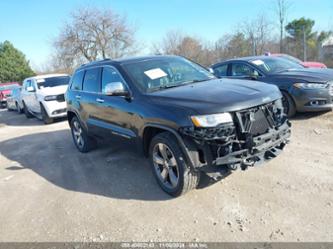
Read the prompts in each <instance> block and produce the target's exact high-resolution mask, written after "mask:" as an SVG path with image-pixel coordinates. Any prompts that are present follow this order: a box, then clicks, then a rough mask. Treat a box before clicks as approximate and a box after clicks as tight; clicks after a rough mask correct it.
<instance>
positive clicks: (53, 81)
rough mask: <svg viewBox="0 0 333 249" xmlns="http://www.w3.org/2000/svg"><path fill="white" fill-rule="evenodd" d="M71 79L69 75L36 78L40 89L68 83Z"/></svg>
mask: <svg viewBox="0 0 333 249" xmlns="http://www.w3.org/2000/svg"><path fill="white" fill-rule="evenodd" d="M69 80H70V77H69V76H57V77H50V78H44V79H36V81H37V86H38V89H41V88H46V87H55V86H62V85H68V83H69Z"/></svg>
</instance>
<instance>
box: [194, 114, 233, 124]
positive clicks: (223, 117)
mask: <svg viewBox="0 0 333 249" xmlns="http://www.w3.org/2000/svg"><path fill="white" fill-rule="evenodd" d="M191 120H192V122H193V124H194V125H195V126H196V127H215V126H217V125H219V124H225V123H232V116H231V115H230V113H219V114H211V115H201V116H192V117H191Z"/></svg>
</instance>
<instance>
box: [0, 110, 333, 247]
mask: <svg viewBox="0 0 333 249" xmlns="http://www.w3.org/2000/svg"><path fill="white" fill-rule="evenodd" d="M292 123H293V128H292V132H293V133H292V143H291V144H290V145H289V146H287V148H286V151H285V152H284V153H283V154H282V155H281V156H280V157H279V158H277V159H275V160H273V161H271V162H270V163H268V164H266V165H265V166H264V167H258V168H252V169H250V170H247V171H245V172H241V171H239V172H236V173H234V174H232V175H231V176H229V177H228V178H226V179H225V180H223V181H220V182H217V183H215V184H212V185H209V186H208V185H207V186H202V188H200V189H198V190H195V191H192V192H190V193H189V194H187V195H185V196H183V197H181V198H177V199H172V198H170V197H169V196H168V195H166V194H165V193H164V192H162V190H160V188H159V187H158V185H157V184H156V183H155V180H154V178H153V175H152V172H151V171H150V167H149V164H148V163H147V162H146V160H145V159H143V158H142V157H140V156H139V155H138V154H136V153H134V152H126V150H124V145H119V144H109V146H105V147H104V148H99V149H98V150H95V151H93V152H91V153H89V154H85V155H83V154H80V153H79V152H77V150H76V149H75V148H74V145H73V143H72V139H71V136H70V131H69V129H68V125H67V122H65V121H61V122H57V123H55V124H52V125H43V124H42V122H40V121H38V120H36V119H32V120H27V119H26V118H25V116H24V115H19V114H17V113H13V112H10V113H9V112H7V111H4V110H1V111H0V151H1V154H0V241H195V240H199V241H333V211H332V210H333V132H332V131H333V113H326V114H322V115H299V116H298V117H296V118H295V119H294V120H293V121H292Z"/></svg>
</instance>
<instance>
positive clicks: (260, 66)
mask: <svg viewBox="0 0 333 249" xmlns="http://www.w3.org/2000/svg"><path fill="white" fill-rule="evenodd" d="M211 68H212V69H213V70H214V74H215V75H216V76H217V77H219V78H234V79H247V80H249V79H250V80H253V81H262V82H266V83H270V84H274V85H276V86H278V87H279V89H280V90H281V92H282V94H283V96H284V101H283V104H284V107H285V111H286V113H287V114H288V116H289V117H291V116H293V115H295V113H296V112H313V111H327V110H331V109H332V106H333V70H332V69H312V68H311V69H310V68H305V67H303V66H302V65H299V64H297V63H294V62H292V61H289V60H285V59H283V58H275V57H267V56H254V57H245V58H237V59H232V60H227V61H223V62H220V63H217V64H214V65H213V66H211Z"/></svg>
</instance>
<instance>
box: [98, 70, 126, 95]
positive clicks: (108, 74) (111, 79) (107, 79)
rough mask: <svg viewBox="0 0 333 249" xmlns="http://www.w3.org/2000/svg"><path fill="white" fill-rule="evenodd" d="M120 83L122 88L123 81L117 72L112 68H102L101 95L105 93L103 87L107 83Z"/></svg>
mask: <svg viewBox="0 0 333 249" xmlns="http://www.w3.org/2000/svg"><path fill="white" fill-rule="evenodd" d="M116 82H121V83H122V84H123V85H124V86H125V84H124V80H123V78H122V77H121V76H120V74H119V73H118V71H117V70H116V69H114V68H112V67H103V72H102V93H105V86H106V85H107V84H109V83H116Z"/></svg>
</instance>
